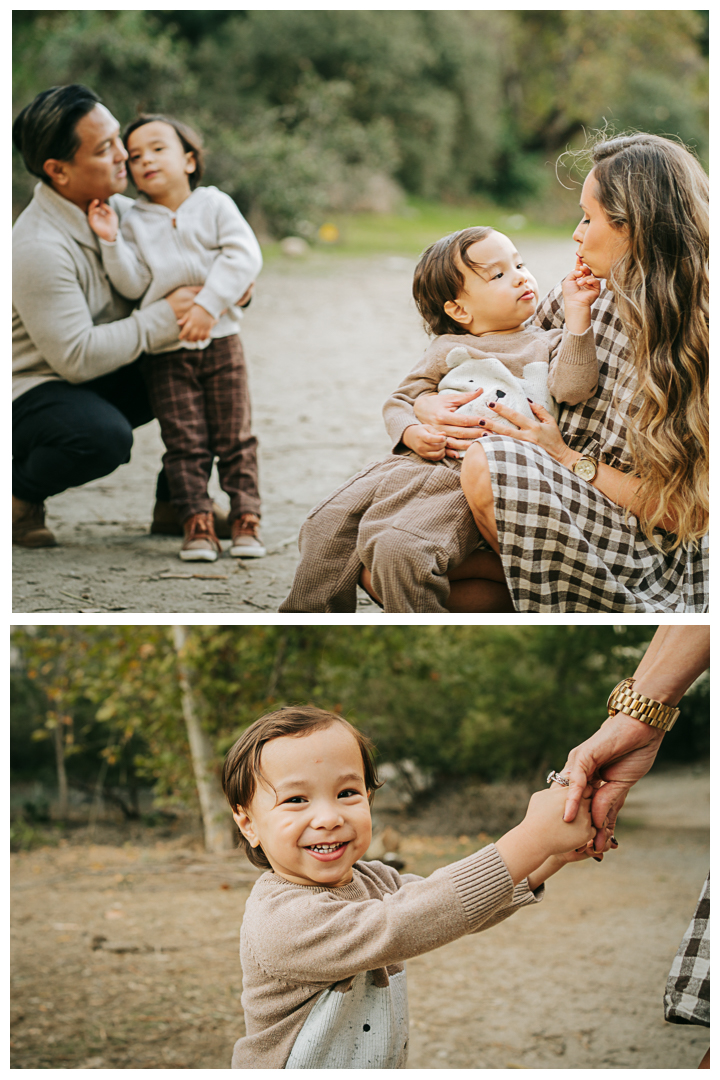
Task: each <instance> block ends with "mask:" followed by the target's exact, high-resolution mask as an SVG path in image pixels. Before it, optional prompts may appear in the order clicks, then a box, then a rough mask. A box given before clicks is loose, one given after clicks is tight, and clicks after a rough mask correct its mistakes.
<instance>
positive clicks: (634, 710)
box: [607, 679, 680, 731]
mask: <svg viewBox="0 0 720 1080" xmlns="http://www.w3.org/2000/svg"><path fill="white" fill-rule="evenodd" d="M634 682H635V680H634V679H621V680H620V682H619V683H618V684H617V686H616V687H615V688H614V690H613V691H612V693H611V694H610V697H609V698H608V701H607V709H608V716H614V715H615V713H624V714H625V716H632V718H633V719H634V720H641V721H642V722H643V724H648V725H649V726H650V727H654V728H660V730H661V731H669V730H670V728H671V727H672V726H673V724H674V723H675V721H676V720H677V718H678V716H679V715H680V710H679V709H678V708H677V706H675V705H663V703H662V702H661V701H655V700H654V699H653V698H649V697H646V696H645V695H644V694H638V692H637V690H633V683H634Z"/></svg>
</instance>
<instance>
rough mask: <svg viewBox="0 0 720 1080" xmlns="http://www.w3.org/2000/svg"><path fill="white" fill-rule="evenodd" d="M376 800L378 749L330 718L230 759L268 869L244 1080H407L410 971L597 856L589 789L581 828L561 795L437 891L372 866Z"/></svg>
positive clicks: (282, 714) (244, 957)
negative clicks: (375, 1079) (261, 1078)
mask: <svg viewBox="0 0 720 1080" xmlns="http://www.w3.org/2000/svg"><path fill="white" fill-rule="evenodd" d="M377 787H379V781H378V778H377V774H376V772H375V767H374V764H373V759H372V752H371V746H370V743H369V742H368V740H367V739H366V738H365V737H364V736H363V735H362V734H361V733H360V732H359V731H357V730H356V729H355V728H354V727H353V726H352V725H351V724H349V723H348V722H347V721H346V720H343V719H342V718H341V717H339V716H337V715H336V714H334V713H330V712H325V711H323V710H321V709H316V708H310V707H307V708H302V707H292V708H286V709H281V710H280V711H279V712H275V713H270V714H268V715H267V716H263V717H261V719H259V720H257V721H256V722H255V723H254V724H252V725H251V727H249V728H248V729H247V731H245V732H244V733H243V735H242V736H241V737H240V739H238V741H237V742H236V743H235V745H234V746H233V747H232V748H231V750H230V751H229V752H228V754H227V757H226V759H225V766H224V769H223V789H224V791H225V794H226V795H227V798H228V801H229V803H230V805H231V807H232V811H233V817H234V819H235V821H236V823H237V825H238V828H239V829H240V833H241V838H242V845H243V847H244V848H245V852H246V854H247V855H248V857H249V858H250V860H251V861H252V862H253V863H254V864H255V865H256V866H260V867H262V868H264V869H266V870H267V871H268V873H265V874H263V875H262V877H260V878H259V879H258V881H257V882H256V884H255V885H254V886H253V890H252V892H251V894H250V898H249V899H248V901H247V904H246V907H245V914H244V917H243V924H242V930H241V935H240V957H241V962H242V969H243V993H242V1006H243V1010H244V1013H245V1025H246V1032H247V1034H246V1035H245V1037H244V1038H241V1039H239V1040H238V1041H237V1043H236V1044H235V1050H234V1053H233V1058H232V1066H233V1068H238V1069H243V1068H244V1069H313V1068H315V1069H330V1068H335V1069H397V1068H402V1067H403V1066H404V1064H405V1061H406V1059H407V1053H408V1004H407V990H406V981H405V966H404V961H405V960H407V959H409V958H410V957H412V956H419V955H420V954H421V953H424V952H429V951H430V950H432V949H436V948H437V947H438V946H439V945H444V944H446V943H447V942H449V941H454V940H455V939H456V938H460V937H462V936H463V935H465V934H472V933H476V932H478V931H480V930H485V929H487V928H488V927H490V926H493V925H495V924H496V923H498V922H500V921H502V920H503V919H505V918H507V917H508V916H509V915H512V914H513V913H514V912H515V911H516V910H517V909H518V908H520V907H523V906H525V905H528V904H533V903H536V902H537V901H538V900H539V899H541V896H542V893H543V887H542V886H543V882H544V881H546V880H547V878H549V877H550V875H551V874H554V873H555V872H556V871H557V870H559V869H561V867H563V866H564V865H565V864H566V863H568V862H575V861H577V860H580V859H585V858H587V857H589V856H590V855H591V854H595V853H594V852H593V851H592V838H593V836H594V833H595V829H594V828H593V827H592V824H591V821H590V809H589V808H590V794H591V789H590V787H588V788H587V789H586V791H585V793H584V799H583V803H582V810H581V811H580V813H579V814H578V816H577V818H576V820H575V821H573V822H572V823H566V822H564V821H563V811H564V806H565V793H564V791H563V789H562V788H561V787H558V786H556V785H554V784H553V785H551V787H550V788H549V789H547V790H545V791H541V792H537V793H536V794H535V795H533V796H532V798H531V799H530V804H529V806H528V810H527V813H526V816H525V818H524V820H523V821H522V822H521V823H520V824H519V825H517V826H516V827H515V828H514V829H511V830H510V832H508V833H506V834H505V836H503V837H501V838H500V839H499V840H498V841H497V842H496V843H494V844H489V845H488V846H487V847H485V848H483V849H482V850H481V851H478V852H476V853H475V854H474V855H470V856H469V857H467V858H465V859H461V860H460V861H459V862H456V863H453V864H452V865H450V866H445V867H443V868H442V869H440V870H436V871H435V873H434V874H431V875H430V877H428V878H426V879H425V878H421V877H418V876H417V875H415V874H399V873H398V872H397V871H396V870H394V869H392V868H391V867H389V866H386V865H385V864H384V863H382V862H363V861H362V858H363V855H364V854H365V852H366V851H367V849H368V847H369V845H370V840H371V836H372V821H371V817H370V804H371V802H372V796H373V793H374V791H375V789H376V788H377ZM608 836H609V833H608ZM607 843H608V844H609V840H608V841H607ZM600 857H601V856H600Z"/></svg>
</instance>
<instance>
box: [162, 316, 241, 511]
mask: <svg viewBox="0 0 720 1080" xmlns="http://www.w3.org/2000/svg"><path fill="white" fill-rule="evenodd" d="M142 367H143V375H144V376H145V381H146V383H147V388H148V394H149V396H150V402H151V404H152V407H153V412H154V413H155V416H157V418H158V420H159V421H160V431H161V433H162V438H163V442H164V443H165V455H164V457H163V465H164V466H165V472H166V473H167V478H168V484H169V485H170V498H171V500H172V503H173V506H174V507H175V509H176V510H177V514H178V517H179V519H180V521H185V519H186V518H188V517H190V515H191V514H199V513H203V512H207V511H211V510H212V499H211V498H210V496H209V495H208V490H207V485H208V478H209V476H210V472H211V470H212V464H213V459H214V458H215V457H217V462H218V476H219V478H220V486H221V487H222V489H223V491H224V492H225V493H226V494H227V495H229V496H230V520H231V521H232V520H234V519H235V518H237V517H239V516H240V515H241V514H244V513H247V512H252V513H254V514H259V513H260V492H259V489H258V468H257V439H256V438H255V436H254V435H253V434H252V433H251V430H250V392H249V389H248V383H247V371H246V368H245V357H244V355H243V349H242V344H241V342H240V338H239V337H238V335H237V334H231V335H230V336H229V337H223V338H214V339H213V340H212V341H211V342H210V344H209V345H208V346H207V348H205V349H176V350H174V351H173V352H167V353H155V354H154V355H148V354H146V355H145V356H144V357H143V365H142Z"/></svg>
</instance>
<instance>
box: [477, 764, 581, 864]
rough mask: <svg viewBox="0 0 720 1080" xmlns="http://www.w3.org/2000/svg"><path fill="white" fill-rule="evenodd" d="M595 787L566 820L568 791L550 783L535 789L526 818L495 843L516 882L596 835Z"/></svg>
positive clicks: (579, 846)
mask: <svg viewBox="0 0 720 1080" xmlns="http://www.w3.org/2000/svg"><path fill="white" fill-rule="evenodd" d="M592 793H593V788H592V786H591V785H590V784H588V785H587V786H586V788H585V790H584V791H583V794H582V798H581V800H580V807H579V809H578V812H577V816H576V817H575V819H574V821H572V822H570V821H563V811H564V809H565V799H566V794H567V793H566V790H565V788H562V787H560V786H559V785H557V784H551V785H550V787H549V788H547V789H546V790H544V791H536V792H535V794H534V795H533V796H532V798H531V799H530V803H529V805H528V808H527V813H526V814H525V817H524V819H523V821H521V822H520V824H519V825H517V826H516V827H515V828H514V829H511V830H510V832H508V833H506V834H505V836H501V837H500V839H499V840H498V841H497V843H496V845H495V846H496V848H497V849H498V851H499V852H500V855H501V857H502V860H503V862H504V863H505V865H506V867H507V869H508V873H509V874H510V876H511V878H512V879H513V882H514V883H515V884H517V883H518V881H522V879H523V878H525V877H527V876H528V875H529V874H531V873H532V872H533V871H534V870H537V869H538V868H539V867H540V866H542V864H543V863H544V862H545V861H546V860H547V859H549V858H550V857H552V856H554V855H563V854H566V853H567V852H569V851H574V850H575V849H577V848H581V847H582V848H584V847H585V846H586V845H587V844H589V843H590V842H591V841H592V839H593V837H594V836H595V832H596V830H595V828H594V826H593V824H592V821H591V818H590V799H591V797H592Z"/></svg>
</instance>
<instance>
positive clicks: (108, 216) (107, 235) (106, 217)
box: [87, 199, 118, 244]
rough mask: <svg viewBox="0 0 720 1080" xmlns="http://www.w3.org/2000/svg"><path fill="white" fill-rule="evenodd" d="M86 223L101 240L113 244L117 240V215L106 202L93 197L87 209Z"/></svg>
mask: <svg viewBox="0 0 720 1080" xmlns="http://www.w3.org/2000/svg"><path fill="white" fill-rule="evenodd" d="M87 218H88V225H89V226H90V228H91V229H92V231H93V232H94V233H95V235H96V236H99V237H100V239H101V240H105V241H107V243H108V244H114V243H115V241H116V240H117V231H118V216H117V214H116V213H115V211H114V210H113V208H112V206H109V205H108V203H104V202H101V200H100V199H93V201H92V202H91V203H90V205H89V206H88V211H87Z"/></svg>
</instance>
